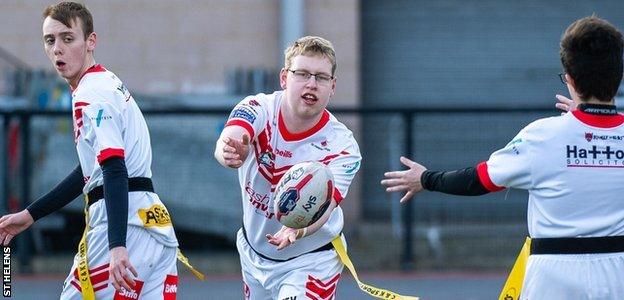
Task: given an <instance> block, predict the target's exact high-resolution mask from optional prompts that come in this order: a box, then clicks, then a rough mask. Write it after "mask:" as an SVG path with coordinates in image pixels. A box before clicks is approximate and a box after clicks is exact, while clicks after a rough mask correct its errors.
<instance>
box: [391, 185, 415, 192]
mask: <svg viewBox="0 0 624 300" xmlns="http://www.w3.org/2000/svg"><path fill="white" fill-rule="evenodd" d="M409 189H410V187H409V186H408V185H397V186H391V187H388V188H386V192H388V193H392V192H400V191H407V190H409Z"/></svg>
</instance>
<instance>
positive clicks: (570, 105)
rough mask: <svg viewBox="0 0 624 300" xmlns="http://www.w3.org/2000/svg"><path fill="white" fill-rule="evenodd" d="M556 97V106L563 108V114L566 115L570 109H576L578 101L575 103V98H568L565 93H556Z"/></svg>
mask: <svg viewBox="0 0 624 300" xmlns="http://www.w3.org/2000/svg"><path fill="white" fill-rule="evenodd" d="M555 98H557V101H558V102H557V103H555V107H557V108H558V109H560V110H563V112H562V113H561V114H562V115H565V114H566V113H567V112H569V111H573V110H575V109H576V103H574V100H571V99H569V98H567V97H566V96H563V95H559V94H557V95H555Z"/></svg>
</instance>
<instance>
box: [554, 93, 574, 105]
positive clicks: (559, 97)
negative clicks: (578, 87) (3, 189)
mask: <svg viewBox="0 0 624 300" xmlns="http://www.w3.org/2000/svg"><path fill="white" fill-rule="evenodd" d="M555 98H557V100H559V102H561V103H566V104H571V103H572V102H574V101H573V100H572V99H570V98H568V97H566V96H563V95H559V94H557V95H555Z"/></svg>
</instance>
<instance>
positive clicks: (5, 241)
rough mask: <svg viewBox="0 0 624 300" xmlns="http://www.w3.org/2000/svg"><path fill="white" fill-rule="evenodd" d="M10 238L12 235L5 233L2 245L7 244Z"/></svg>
mask: <svg viewBox="0 0 624 300" xmlns="http://www.w3.org/2000/svg"><path fill="white" fill-rule="evenodd" d="M12 239H13V235H12V234H7V235H6V237H5V238H4V242H3V243H2V245H4V246H8V245H9V243H10V242H11V240H12Z"/></svg>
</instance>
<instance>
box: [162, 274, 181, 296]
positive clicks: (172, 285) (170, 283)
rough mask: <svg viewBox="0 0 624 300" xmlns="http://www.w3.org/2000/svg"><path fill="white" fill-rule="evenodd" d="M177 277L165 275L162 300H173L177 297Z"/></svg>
mask: <svg viewBox="0 0 624 300" xmlns="http://www.w3.org/2000/svg"><path fill="white" fill-rule="evenodd" d="M178 282H179V279H178V275H167V277H166V278H165V283H164V284H163V300H175V299H176V297H177V295H178Z"/></svg>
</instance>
